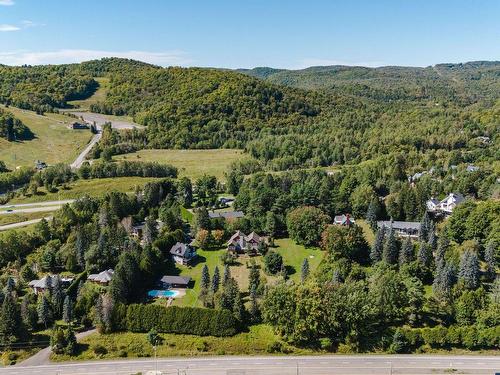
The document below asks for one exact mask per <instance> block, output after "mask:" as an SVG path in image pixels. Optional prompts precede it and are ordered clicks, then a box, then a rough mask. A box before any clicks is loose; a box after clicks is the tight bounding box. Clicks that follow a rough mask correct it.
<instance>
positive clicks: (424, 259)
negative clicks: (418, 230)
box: [417, 241, 432, 268]
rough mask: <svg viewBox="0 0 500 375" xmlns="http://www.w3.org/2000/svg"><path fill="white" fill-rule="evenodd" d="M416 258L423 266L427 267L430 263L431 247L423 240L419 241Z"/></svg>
mask: <svg viewBox="0 0 500 375" xmlns="http://www.w3.org/2000/svg"><path fill="white" fill-rule="evenodd" d="M417 260H418V262H419V263H420V264H421V265H422V266H424V267H427V268H428V267H430V266H431V263H432V252H431V248H430V246H429V245H428V244H427V243H426V242H424V241H420V244H419V246H418V254H417Z"/></svg>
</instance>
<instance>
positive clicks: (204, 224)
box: [194, 207, 211, 232]
mask: <svg viewBox="0 0 500 375" xmlns="http://www.w3.org/2000/svg"><path fill="white" fill-rule="evenodd" d="M194 222H195V228H196V231H197V232H198V231H199V230H201V229H205V230H208V231H209V230H210V229H211V228H210V216H209V215H208V210H207V209H206V208H205V207H200V208H198V209H197V210H196V212H195V220H194Z"/></svg>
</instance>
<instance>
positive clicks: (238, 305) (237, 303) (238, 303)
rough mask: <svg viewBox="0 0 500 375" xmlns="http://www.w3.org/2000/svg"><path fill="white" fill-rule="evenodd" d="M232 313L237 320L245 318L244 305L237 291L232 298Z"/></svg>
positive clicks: (241, 320)
mask: <svg viewBox="0 0 500 375" xmlns="http://www.w3.org/2000/svg"><path fill="white" fill-rule="evenodd" d="M233 314H234V317H235V318H236V319H238V321H240V322H243V319H244V318H245V306H244V305H243V300H242V299H241V294H240V293H239V292H238V293H237V294H236V296H235V298H234V303H233Z"/></svg>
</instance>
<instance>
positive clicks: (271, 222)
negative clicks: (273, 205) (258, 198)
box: [264, 211, 278, 239]
mask: <svg viewBox="0 0 500 375" xmlns="http://www.w3.org/2000/svg"><path fill="white" fill-rule="evenodd" d="M264 231H265V232H266V233H267V235H268V236H269V237H270V238H271V239H274V238H276V236H277V234H278V218H277V217H276V214H275V213H274V212H273V211H268V212H267V214H266V225H265V228H264Z"/></svg>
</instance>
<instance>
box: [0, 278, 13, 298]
mask: <svg viewBox="0 0 500 375" xmlns="http://www.w3.org/2000/svg"><path fill="white" fill-rule="evenodd" d="M15 286H16V283H15V282H14V279H13V278H12V277H10V276H9V277H8V278H7V280H6V281H5V287H4V288H3V293H4V294H5V295H7V294H9V293H12V292H13V291H14V288H15Z"/></svg>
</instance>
